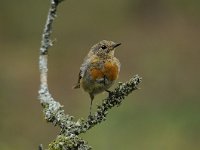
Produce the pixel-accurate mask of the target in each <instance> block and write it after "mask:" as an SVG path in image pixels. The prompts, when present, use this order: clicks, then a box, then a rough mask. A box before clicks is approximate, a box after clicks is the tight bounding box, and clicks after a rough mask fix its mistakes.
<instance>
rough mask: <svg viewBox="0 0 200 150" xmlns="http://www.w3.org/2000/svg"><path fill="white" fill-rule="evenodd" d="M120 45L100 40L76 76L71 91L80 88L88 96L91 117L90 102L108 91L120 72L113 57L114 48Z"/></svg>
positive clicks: (118, 65) (117, 62)
mask: <svg viewBox="0 0 200 150" xmlns="http://www.w3.org/2000/svg"><path fill="white" fill-rule="evenodd" d="M120 45H121V43H115V42H113V41H107V40H102V41H100V42H98V43H97V44H95V45H93V46H92V47H91V49H90V50H89V52H88V54H87V56H86V57H85V59H84V61H83V63H82V65H81V67H80V71H79V74H78V82H77V84H75V85H74V86H73V89H78V88H82V89H83V90H84V91H85V92H87V93H89V96H90V112H89V116H91V110H92V102H93V100H94V96H95V95H96V94H99V93H102V92H104V91H106V92H109V93H110V91H109V90H108V89H109V88H110V87H111V86H112V85H113V84H114V82H115V81H116V79H117V78H118V76H119V72H120V66H121V64H120V61H119V60H118V59H117V58H116V57H115V56H114V53H115V48H116V47H118V46H120Z"/></svg>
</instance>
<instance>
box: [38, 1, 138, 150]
mask: <svg viewBox="0 0 200 150" xmlns="http://www.w3.org/2000/svg"><path fill="white" fill-rule="evenodd" d="M62 1H63V0H51V5H50V9H49V13H48V16H47V21H46V24H45V27H44V31H43V35H42V42H41V47H40V56H39V69H40V89H39V99H40V103H41V104H42V107H43V112H44V116H45V119H46V120H47V121H48V122H52V123H53V124H54V125H57V126H59V127H60V129H61V132H60V134H59V135H58V136H57V138H56V139H55V140H54V141H53V142H52V143H50V144H49V149H51V150H89V149H91V147H90V146H88V145H87V142H85V141H84V140H82V139H81V138H80V137H79V136H78V135H79V134H80V133H84V132H86V131H87V130H89V129H90V128H92V127H93V126H95V125H97V124H98V123H101V122H102V121H104V120H105V119H106V116H107V113H108V110H109V109H111V108H112V107H114V106H119V105H120V104H121V102H122V100H123V99H124V98H125V97H126V96H127V95H129V94H130V93H131V92H132V91H133V90H136V89H137V86H138V84H139V83H140V82H141V78H140V77H139V76H138V75H136V76H134V77H133V78H131V79H130V80H129V81H127V82H126V83H120V84H119V85H118V87H117V88H116V89H115V90H114V91H113V92H111V93H110V94H109V96H108V97H107V98H106V99H105V100H103V102H102V105H101V106H98V108H97V111H96V113H94V115H93V116H90V117H89V118H87V120H86V121H85V120H83V119H79V120H78V121H73V120H74V117H73V116H70V115H66V114H65V113H64V110H63V108H62V105H61V104H60V103H59V102H57V101H56V100H55V99H54V98H53V97H52V96H51V94H50V92H49V90H48V83H47V72H48V66H47V64H48V49H49V47H51V46H52V41H51V39H50V37H51V33H52V24H53V21H54V19H55V17H56V11H57V6H58V5H59V4H60V2H62ZM39 150H43V147H42V145H40V146H39Z"/></svg>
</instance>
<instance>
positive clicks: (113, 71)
mask: <svg viewBox="0 0 200 150" xmlns="http://www.w3.org/2000/svg"><path fill="white" fill-rule="evenodd" d="M103 72H104V75H105V76H106V77H107V78H108V79H109V80H111V81H113V80H116V79H117V77H118V72H119V68H118V66H117V65H116V64H113V63H111V62H106V63H105V64H104V71H103Z"/></svg>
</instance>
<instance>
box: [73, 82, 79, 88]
mask: <svg viewBox="0 0 200 150" xmlns="http://www.w3.org/2000/svg"><path fill="white" fill-rule="evenodd" d="M78 88H80V83H77V84H75V85H74V86H73V87H72V89H78Z"/></svg>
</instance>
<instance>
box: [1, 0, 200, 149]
mask: <svg viewBox="0 0 200 150" xmlns="http://www.w3.org/2000/svg"><path fill="white" fill-rule="evenodd" d="M48 8H49V1H48V0H45V1H44V0H43V1H40V0H34V1H33V0H21V1H12V2H10V1H1V5H0V71H1V73H0V149H1V150H13V149H15V150H23V149H24V150H25V149H29V150H30V149H32V150H35V149H37V147H38V145H39V144H40V143H43V144H44V146H45V147H46V146H47V145H48V143H50V142H51V141H52V140H53V139H55V137H56V135H57V134H58V132H59V130H58V128H57V127H53V126H52V125H51V124H47V123H46V121H45V120H44V118H43V114H42V109H41V106H40V103H39V100H38V99H37V96H38V94H37V91H38V87H39V72H38V54H39V47H40V41H41V33H42V31H43V26H44V23H45V21H46V15H47V11H48ZM52 38H53V39H56V43H55V45H54V46H53V47H52V48H51V49H50V51H49V87H50V91H51V93H52V95H53V97H54V98H55V99H57V100H58V101H59V102H61V104H63V105H64V106H65V107H64V109H65V112H66V113H69V114H71V115H74V116H76V117H84V118H85V117H87V115H88V111H89V96H88V94H87V93H84V92H83V91H81V90H72V89H71V87H72V86H73V85H74V83H76V80H77V74H78V72H79V67H80V65H81V63H82V61H83V58H84V57H85V55H86V54H87V52H88V50H89V48H90V47H91V46H92V45H93V44H95V43H97V42H98V41H100V40H103V39H107V40H113V41H116V42H121V43H122V46H121V47H120V48H118V49H117V51H116V53H115V54H116V56H117V57H118V58H119V59H120V61H121V63H122V68H121V72H120V77H119V79H118V81H126V80H128V79H129V78H130V77H132V75H134V74H139V75H140V76H142V77H143V82H142V84H141V85H140V87H141V90H138V91H135V92H134V93H133V94H131V95H130V96H129V97H128V98H127V99H126V100H125V101H124V103H123V104H122V106H120V107H118V108H115V109H113V110H112V111H110V113H109V115H108V119H107V121H106V122H103V123H102V124H100V125H98V126H96V127H95V128H93V129H91V130H90V131H89V132H88V133H86V134H83V135H82V137H83V138H84V139H85V140H87V141H88V142H89V144H90V145H91V146H92V147H93V148H94V149H95V150H102V149H103V150H189V149H191V150H199V149H200V116H199V114H200V92H199V89H200V79H199V78H200V67H199V64H200V44H199V43H200V1H199V0H190V1H187V0H99V1H97V0H96V1H94V0H84V1H74V0H71V1H70V0H66V1H65V2H63V3H62V4H61V5H60V7H59V10H58V17H57V19H56V21H55V22H54V32H53V35H52ZM106 95H107V94H106V93H104V94H100V95H98V96H96V98H95V102H94V105H93V110H94V109H95V103H98V104H99V103H101V99H103V98H104V97H106Z"/></svg>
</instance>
